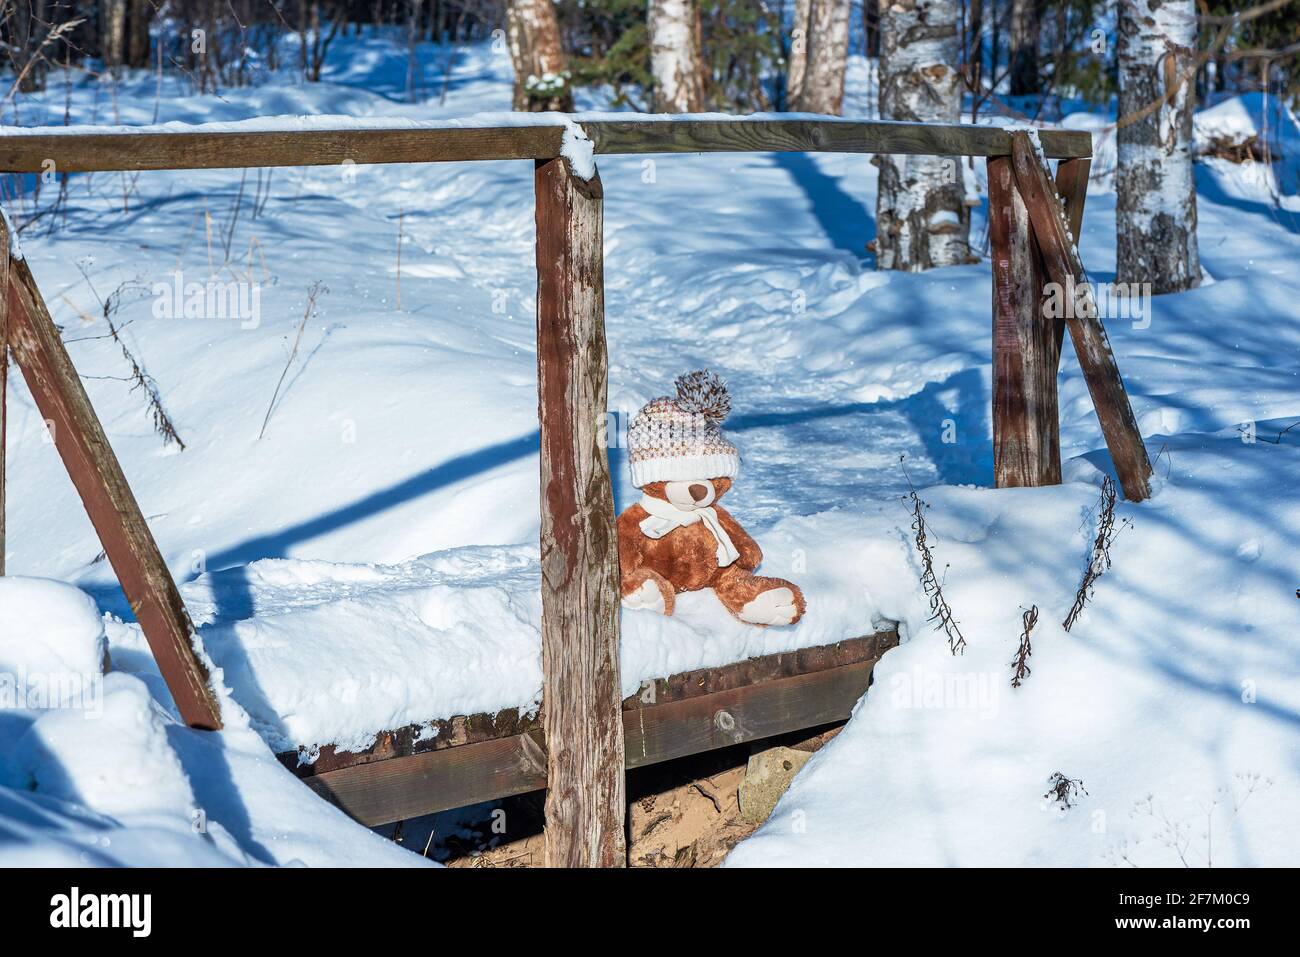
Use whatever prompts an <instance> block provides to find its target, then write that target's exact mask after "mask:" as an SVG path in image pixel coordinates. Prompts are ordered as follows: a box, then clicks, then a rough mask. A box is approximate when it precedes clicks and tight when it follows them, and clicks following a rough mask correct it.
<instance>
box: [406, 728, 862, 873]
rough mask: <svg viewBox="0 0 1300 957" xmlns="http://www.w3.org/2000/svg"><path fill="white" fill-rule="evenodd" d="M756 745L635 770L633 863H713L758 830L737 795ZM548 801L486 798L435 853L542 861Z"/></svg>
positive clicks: (815, 739) (477, 863)
mask: <svg viewBox="0 0 1300 957" xmlns="http://www.w3.org/2000/svg"><path fill="white" fill-rule="evenodd" d="M838 730H839V727H838V726H833V727H828V728H824V729H821V730H820V731H817V732H815V733H812V732H802V733H800V734H795V735H788V736H785V737H783V738H773V739H770V740H768V741H765V742H763V743H762V746H767V745H770V744H785V745H787V746H790V747H795V748H798V749H799V750H807V751H815V750H817V749H818V748H820V747H821V746H822V745H823V744H824V743H825V742H826V741H828V740H830V738H832V737H834V735H835V734H836V733H838ZM810 734H811V736H810ZM754 747H755V745H750V744H742V745H737V746H735V747H731V748H724V749H722V750H718V751H711V752H706V753H704V754H699V755H695V756H693V757H689V758H682V759H680V760H677V761H668V762H665V763H664V764H660V765H655V766H654V767H650V768H642V769H639V770H636V771H632V772H630V773H629V774H628V805H629V807H628V831H629V838H630V840H629V851H628V863H629V864H630V865H631V866H632V867H714V866H716V865H717V864H719V863H721V862H722V860H723V859H724V858H725V857H726V856H727V854H728V853H729V852H730V851H731V849H732V848H733V847H735V846H736V844H738V843H739V842H740V841H742V840H743V839H744V838H746V837H748V836H749V835H750V834H752V833H753V832H754V831H755V830H757V829H758V825H757V824H751V823H747V822H745V821H742V820H741V817H740V800H739V789H740V784H741V782H742V781H744V779H745V765H746V762H747V761H748V760H749V756H750V754H751V752H752V750H753V748H754ZM543 802H544V793H543V792H540V791H538V792H534V793H532V794H524V795H520V796H518V797H514V798H507V799H505V800H502V801H498V802H494V803H493V804H492V805H490V806H484V810H483V811H482V812H481V814H480V816H479V819H477V820H472V821H466V820H464V819H463V818H462V819H461V820H460V821H458V822H457V826H456V829H455V830H456V833H455V834H454V835H448V836H445V837H441V838H440V839H439V840H438V847H439V850H440V853H439V854H438V855H437V857H438V858H439V859H440V860H442V861H443V863H445V864H446V865H447V866H448V867H541V866H542V824H543V814H542V809H543ZM443 827H445V825H443ZM417 833H418V832H417V831H415V830H414V829H411V830H410V831H408V834H407V835H406V836H404V835H403V829H402V828H395V829H394V831H393V833H391V834H390V835H389V836H391V837H393V838H394V839H396V840H399V841H402V842H403V843H406V842H407V840H408V839H410V838H414V837H416V836H417ZM426 833H427V831H426ZM413 849H417V851H418V848H413Z"/></svg>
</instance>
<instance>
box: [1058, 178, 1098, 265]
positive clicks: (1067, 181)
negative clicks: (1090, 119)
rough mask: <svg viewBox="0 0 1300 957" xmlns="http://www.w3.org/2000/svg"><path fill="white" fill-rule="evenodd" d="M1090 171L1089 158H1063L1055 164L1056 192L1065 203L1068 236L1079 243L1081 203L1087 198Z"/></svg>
mask: <svg viewBox="0 0 1300 957" xmlns="http://www.w3.org/2000/svg"><path fill="white" fill-rule="evenodd" d="M1091 171H1092V160H1090V159H1063V160H1061V161H1060V162H1059V163H1057V164H1056V193H1057V195H1058V196H1060V197H1061V201H1062V202H1063V203H1064V204H1065V224H1066V225H1067V226H1069V227H1070V238H1071V239H1072V240H1073V241H1074V245H1075V246H1078V245H1079V230H1080V229H1081V228H1082V227H1083V204H1084V202H1085V201H1086V200H1087V199H1088V177H1089V175H1091Z"/></svg>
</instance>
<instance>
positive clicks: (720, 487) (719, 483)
mask: <svg viewBox="0 0 1300 957" xmlns="http://www.w3.org/2000/svg"><path fill="white" fill-rule="evenodd" d="M709 481H710V482H712V483H713V500H714V501H715V502H716V501H717V500H718V499H720V498H722V496H724V495H726V494H727V493H728V492H729V491H731V479H729V478H726V477H725V476H724V477H723V478H715V479H709Z"/></svg>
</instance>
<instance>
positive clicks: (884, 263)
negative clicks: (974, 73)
mask: <svg viewBox="0 0 1300 957" xmlns="http://www.w3.org/2000/svg"><path fill="white" fill-rule="evenodd" d="M957 11H958V0H891V2H890V3H887V4H884V5H883V7H882V9H881V17H880V25H881V32H880V51H881V52H880V116H881V119H886V120H911V121H919V122H937V123H956V122H957V121H958V120H959V119H960V116H961V83H960V75H959V74H958V72H957V67H958V64H959V62H960V52H961V41H960V38H959V36H958V31H957ZM872 162H874V163H875V164H876V165H877V166H878V167H879V168H880V183H879V188H878V190H877V194H876V265H877V268H879V269H898V270H902V271H904V272H920V271H922V270H925V269H929V268H930V267H932V266H951V265H954V264H957V263H964V262H969V261H970V260H971V256H970V210H969V209H968V208H967V207H966V204H965V202H964V200H965V189H964V188H963V180H962V177H963V175H964V174H963V170H962V164H961V163H960V162H958V161H957V160H956V159H955V158H953V157H942V156H898V155H880V156H877V157H876V158H875V159H874V160H873V161H872Z"/></svg>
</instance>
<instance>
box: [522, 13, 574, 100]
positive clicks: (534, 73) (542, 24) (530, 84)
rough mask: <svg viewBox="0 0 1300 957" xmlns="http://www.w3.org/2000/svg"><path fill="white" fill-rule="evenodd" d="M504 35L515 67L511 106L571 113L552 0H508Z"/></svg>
mask: <svg viewBox="0 0 1300 957" xmlns="http://www.w3.org/2000/svg"><path fill="white" fill-rule="evenodd" d="M506 34H507V38H508V40H509V44H510V61H511V63H512V64H513V66H514V70H515V84H514V96H513V100H512V108H513V109H515V110H520V111H526V112H530V113H540V112H542V111H545V110H561V111H563V112H566V113H568V112H572V110H573V90H572V89H571V88H570V86H569V71H568V69H567V68H566V63H565V58H564V47H563V46H562V45H561V44H560V24H559V21H558V20H556V18H555V7H554V6H553V5H552V4H551V0H510V4H509V6H508V7H507V8H506Z"/></svg>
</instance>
